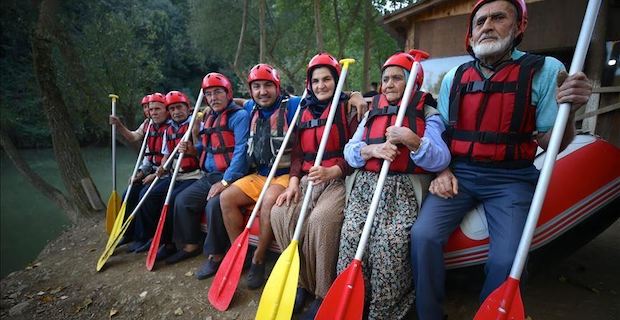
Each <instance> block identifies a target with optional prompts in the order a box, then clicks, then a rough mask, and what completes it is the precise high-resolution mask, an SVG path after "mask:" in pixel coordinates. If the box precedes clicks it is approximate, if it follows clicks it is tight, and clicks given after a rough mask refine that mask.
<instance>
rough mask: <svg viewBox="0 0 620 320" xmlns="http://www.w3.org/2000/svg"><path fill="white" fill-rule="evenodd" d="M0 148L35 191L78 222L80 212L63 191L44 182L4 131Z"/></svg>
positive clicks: (0, 131) (2, 131)
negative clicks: (0, 147)
mask: <svg viewBox="0 0 620 320" xmlns="http://www.w3.org/2000/svg"><path fill="white" fill-rule="evenodd" d="M0 146H2V148H3V149H4V152H5V153H6V155H7V157H9V160H11V162H12V163H13V165H14V166H15V168H16V169H17V171H19V173H21V175H22V176H24V177H25V178H26V180H28V182H30V184H31V185H32V186H33V187H35V189H37V190H38V191H39V192H41V193H42V194H43V195H44V196H45V197H47V198H48V199H49V200H51V201H52V202H54V203H55V204H56V205H57V206H58V207H59V208H60V209H62V210H63V211H64V212H66V213H67V215H68V217H69V219H70V220H71V221H72V222H73V223H75V222H77V217H78V211H77V210H76V207H75V206H74V205H73V203H71V201H69V199H67V197H66V196H65V195H64V194H63V193H62V191H60V190H58V189H56V188H55V187H54V186H52V185H51V184H49V183H47V181H45V180H43V178H41V176H40V175H39V174H37V173H36V172H34V171H33V170H32V168H30V166H29V165H28V163H27V162H26V160H24V158H22V157H21V155H20V154H19V152H18V151H17V149H16V148H15V145H14V144H13V141H12V140H11V138H10V137H9V135H8V134H7V133H6V132H5V131H4V130H0Z"/></svg>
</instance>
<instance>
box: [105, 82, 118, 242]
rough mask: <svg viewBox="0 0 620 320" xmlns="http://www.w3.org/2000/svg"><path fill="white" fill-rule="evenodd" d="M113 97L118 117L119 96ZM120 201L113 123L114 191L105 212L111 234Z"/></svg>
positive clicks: (113, 125) (106, 224)
mask: <svg viewBox="0 0 620 320" xmlns="http://www.w3.org/2000/svg"><path fill="white" fill-rule="evenodd" d="M109 97H110V98H111V99H112V116H114V117H116V99H118V96H117V95H115V94H110V95H109ZM120 205H121V203H120V201H119V199H118V193H116V125H115V124H112V193H111V194H110V198H108V206H107V208H106V213H105V231H106V232H107V233H108V234H110V233H111V232H112V227H113V226H114V222H115V221H116V213H117V212H118V211H119V210H120Z"/></svg>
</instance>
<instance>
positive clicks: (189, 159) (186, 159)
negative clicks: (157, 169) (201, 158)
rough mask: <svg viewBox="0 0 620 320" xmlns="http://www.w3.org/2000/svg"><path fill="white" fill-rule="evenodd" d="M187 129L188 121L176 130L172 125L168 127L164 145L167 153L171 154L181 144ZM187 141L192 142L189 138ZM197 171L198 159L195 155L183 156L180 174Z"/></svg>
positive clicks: (176, 156)
mask: <svg viewBox="0 0 620 320" xmlns="http://www.w3.org/2000/svg"><path fill="white" fill-rule="evenodd" d="M188 127H189V121H188V122H186V123H184V124H182V125H181V126H180V127H179V128H178V129H177V128H175V127H174V126H173V125H170V126H169V127H168V129H167V130H166V145H167V147H168V151H169V152H172V150H174V148H175V147H176V146H177V144H179V142H181V140H182V139H183V135H184V134H185V132H187V128H188ZM189 141H192V139H191V137H190V139H189ZM178 156H179V153H177V154H175V158H177V159H178ZM197 169H199V167H198V158H196V156H195V155H189V154H183V159H181V172H190V171H194V170H197Z"/></svg>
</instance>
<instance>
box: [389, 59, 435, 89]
mask: <svg viewBox="0 0 620 320" xmlns="http://www.w3.org/2000/svg"><path fill="white" fill-rule="evenodd" d="M412 53H413V50H409V53H406V52H397V53H395V54H393V55H392V56H391V57H389V58H388V59H387V60H385V63H384V64H383V67H381V73H383V71H384V70H385V68H387V67H391V66H397V67H401V68H403V69H405V70H407V71H408V72H411V68H412V67H413V61H414V59H413V55H412ZM422 82H424V69H422V64H420V67H419V68H418V74H417V75H416V77H415V84H416V85H417V87H418V89H419V88H420V87H422Z"/></svg>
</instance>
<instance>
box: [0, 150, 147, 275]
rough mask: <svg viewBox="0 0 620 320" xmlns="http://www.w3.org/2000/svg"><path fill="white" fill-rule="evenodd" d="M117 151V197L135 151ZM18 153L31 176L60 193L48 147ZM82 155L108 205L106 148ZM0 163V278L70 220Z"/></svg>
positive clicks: (109, 179) (32, 255)
mask: <svg viewBox="0 0 620 320" xmlns="http://www.w3.org/2000/svg"><path fill="white" fill-rule="evenodd" d="M116 151H117V152H116V153H117V155H116V156H117V165H116V170H117V176H116V188H117V192H118V194H119V196H122V193H123V191H124V190H125V187H126V181H127V177H128V176H129V175H130V174H131V170H133V166H134V164H135V159H136V157H137V152H135V151H133V150H130V149H128V148H124V147H118V148H117V150H116ZM20 153H21V154H22V156H23V157H24V158H25V159H26V161H27V162H28V163H29V164H30V166H31V167H32V169H33V170H34V171H35V172H37V173H39V174H40V175H41V176H42V177H43V178H44V179H45V180H46V181H48V182H49V183H51V184H52V185H54V186H55V187H56V188H58V189H60V190H62V191H63V192H64V191H65V189H64V186H63V184H62V181H61V179H60V174H59V172H58V166H57V165H56V161H55V159H54V153H53V151H52V149H41V150H22V151H20ZM82 156H83V157H84V161H86V165H87V166H88V169H89V171H90V174H91V176H92V178H93V179H94V182H95V184H96V186H97V189H98V190H99V194H100V195H101V199H102V200H103V203H104V204H105V203H107V201H108V197H109V196H110V192H111V190H112V173H111V166H112V165H111V161H112V160H111V152H110V149H109V148H84V149H82ZM0 160H1V161H0V167H1V175H0V177H1V179H0V185H1V189H0V205H1V206H0V248H1V250H0V277H1V278H4V277H5V276H6V275H7V274H9V273H11V272H13V271H15V270H19V269H21V268H24V267H25V266H27V265H28V264H29V263H30V262H32V261H33V260H34V259H35V258H36V257H37V255H38V254H39V252H41V250H42V249H43V247H44V246H45V245H46V244H47V242H49V241H50V240H53V239H55V238H56V237H57V236H58V235H59V234H60V233H61V232H62V230H63V229H64V228H66V226H67V225H68V224H69V223H70V221H69V219H68V218H67V217H66V216H65V214H64V212H62V211H61V210H60V209H59V208H58V207H56V206H55V205H54V204H53V203H52V202H51V201H49V200H48V199H47V198H46V197H44V196H43V195H42V194H41V193H40V192H39V191H37V190H36V189H35V188H34V187H33V186H32V185H30V184H29V183H28V181H27V180H26V179H25V178H24V177H23V176H22V175H21V174H20V173H19V172H17V170H16V169H15V167H14V166H13V163H12V162H11V161H10V160H9V159H8V157H7V156H6V154H4V152H2V154H1V159H0ZM104 214H105V213H104ZM102 218H103V216H102ZM101 232H104V230H101ZM94 263H95V261H93V265H94Z"/></svg>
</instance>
